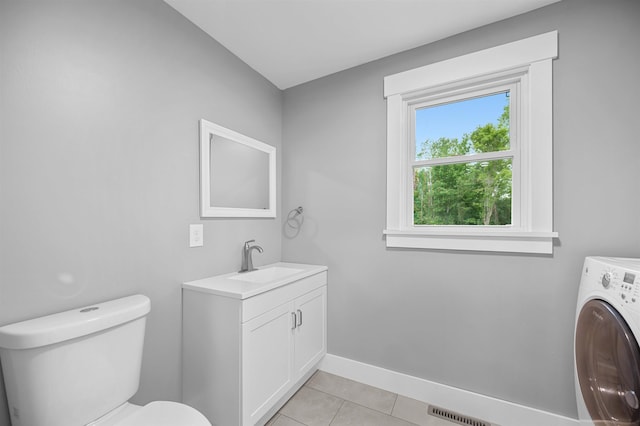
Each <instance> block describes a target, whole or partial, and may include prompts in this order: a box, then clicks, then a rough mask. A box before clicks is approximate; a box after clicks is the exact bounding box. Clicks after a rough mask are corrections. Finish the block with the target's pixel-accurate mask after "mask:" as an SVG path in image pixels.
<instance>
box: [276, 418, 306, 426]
mask: <svg viewBox="0 0 640 426" xmlns="http://www.w3.org/2000/svg"><path fill="white" fill-rule="evenodd" d="M272 426H305V425H304V424H302V423H300V422H297V421H295V420H293V419H290V418H289V417H287V416H278V418H277V419H276V421H275V422H274V423H273V424H272Z"/></svg>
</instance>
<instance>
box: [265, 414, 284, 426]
mask: <svg viewBox="0 0 640 426" xmlns="http://www.w3.org/2000/svg"><path fill="white" fill-rule="evenodd" d="M278 417H280V414H276V415H275V416H273V417H271V419H270V420H269V421H268V422H267V423H266V424H265V425H264V426H273V424H274V423H275V422H276V420H277V419H278Z"/></svg>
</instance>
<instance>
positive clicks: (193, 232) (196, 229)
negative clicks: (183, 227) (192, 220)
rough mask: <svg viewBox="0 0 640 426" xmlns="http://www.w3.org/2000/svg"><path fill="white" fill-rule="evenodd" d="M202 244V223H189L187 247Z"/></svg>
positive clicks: (200, 245)
mask: <svg viewBox="0 0 640 426" xmlns="http://www.w3.org/2000/svg"><path fill="white" fill-rule="evenodd" d="M202 246H204V225H203V224H201V223H196V224H192V225H189V247H202Z"/></svg>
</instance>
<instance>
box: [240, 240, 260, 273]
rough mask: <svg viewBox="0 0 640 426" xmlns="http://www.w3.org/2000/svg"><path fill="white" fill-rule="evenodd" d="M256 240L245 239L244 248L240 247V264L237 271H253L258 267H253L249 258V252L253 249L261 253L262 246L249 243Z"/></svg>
mask: <svg viewBox="0 0 640 426" xmlns="http://www.w3.org/2000/svg"><path fill="white" fill-rule="evenodd" d="M255 242H256V240H249V241H245V243H244V248H243V249H242V266H241V267H240V270H239V271H238V272H241V273H242V272H251V271H255V270H256V269H258V268H254V267H253V261H252V260H251V252H252V251H253V250H258V252H260V253H262V247H260V246H259V245H251V243H255Z"/></svg>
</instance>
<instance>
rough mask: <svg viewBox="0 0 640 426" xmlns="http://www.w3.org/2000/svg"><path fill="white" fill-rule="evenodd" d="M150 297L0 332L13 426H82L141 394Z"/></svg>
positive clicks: (76, 311)
mask: <svg viewBox="0 0 640 426" xmlns="http://www.w3.org/2000/svg"><path fill="white" fill-rule="evenodd" d="M149 310H150V301H149V298H148V297H146V296H143V295H134V296H129V297H124V298H121V299H117V300H112V301H109V302H104V303H99V304H96V305H91V306H87V307H85V308H78V309H73V310H70V311H66V312H61V313H58V314H53V315H48V316H45V317H40V318H35V319H32V320H27V321H23V322H19V323H15V324H10V325H6V326H4V327H0V360H1V362H2V371H3V374H4V381H5V385H6V390H7V400H8V402H9V412H10V415H11V422H12V426H81V425H86V424H87V423H89V422H91V421H93V420H96V419H97V418H99V417H101V416H103V415H104V414H106V413H108V412H109V411H111V410H113V409H114V408H116V407H118V406H119V405H121V404H123V403H125V402H126V401H127V400H128V399H129V398H131V397H132V396H133V395H134V394H135V393H136V391H137V390H138V385H139V379H140V367H141V364H142V348H143V343H144V330H145V321H146V318H145V317H146V315H147V314H148V313H149Z"/></svg>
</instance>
